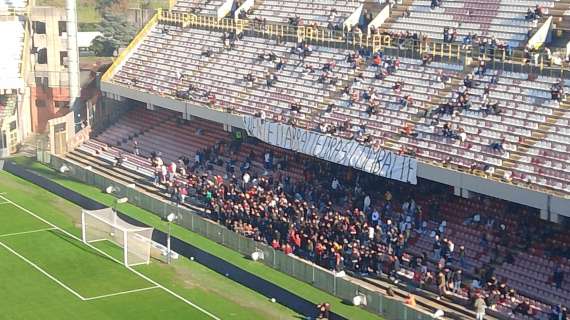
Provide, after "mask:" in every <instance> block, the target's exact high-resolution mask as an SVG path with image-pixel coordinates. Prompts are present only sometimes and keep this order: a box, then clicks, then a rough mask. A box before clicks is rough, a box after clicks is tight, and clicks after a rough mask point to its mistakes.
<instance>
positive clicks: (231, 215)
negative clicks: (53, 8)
mask: <svg viewBox="0 0 570 320" xmlns="http://www.w3.org/2000/svg"><path fill="white" fill-rule="evenodd" d="M361 4H366V3H364V2H359V1H354V2H353V1H347V2H346V3H345V2H340V3H339V2H334V3H333V2H328V1H322V2H321V1H319V2H310V3H308V2H306V1H303V0H297V1H285V2H283V1H281V2H279V3H277V2H275V1H272V0H267V1H262V2H261V3H256V4H255V6H254V9H253V10H252V12H249V13H248V14H247V18H248V19H249V20H247V21H245V22H244V21H241V24H239V25H240V26H241V27H238V22H240V20H237V21H229V22H228V21H225V20H219V21H218V20H216V21H215V22H210V23H206V22H202V23H195V21H197V20H199V18H196V17H194V18H192V17H190V16H184V15H182V18H180V19H178V18H172V17H171V16H170V15H171V14H172V12H167V13H165V12H159V14H158V16H157V19H156V20H157V23H156V24H155V25H151V27H150V29H149V32H148V33H147V34H146V35H143V36H142V38H141V41H140V43H138V44H137V46H136V47H135V49H134V50H133V51H132V52H130V53H129V54H125V56H124V59H119V60H120V62H119V63H117V64H116V66H117V68H116V69H111V72H109V74H108V75H109V77H108V78H107V79H106V80H105V81H106V82H107V83H109V84H110V85H116V86H118V87H124V88H129V89H133V90H136V92H144V93H148V94H151V95H153V96H160V97H165V98H169V99H171V101H173V102H177V103H178V102H183V103H187V104H192V105H196V106H200V107H206V108H209V109H213V110H218V111H224V112H229V113H232V114H236V115H240V116H254V117H259V118H263V119H266V120H271V121H275V122H281V123H287V124H290V125H293V126H296V127H300V128H306V129H310V130H314V131H318V132H321V133H328V134H331V135H336V136H341V137H344V138H346V139H354V140H357V141H359V142H361V143H365V144H368V145H372V146H374V147H381V148H384V149H387V150H392V151H395V152H398V153H399V154H405V155H408V156H410V157H414V158H417V159H418V160H419V161H423V162H426V163H434V164H437V165H439V166H441V165H443V166H446V167H448V168H450V169H455V170H459V171H463V172H465V173H466V174H480V175H483V176H485V177H489V178H498V179H502V181H503V182H506V183H516V184H518V185H525V186H528V187H531V188H540V189H541V190H544V191H546V192H548V193H551V194H557V195H563V196H567V195H568V194H569V192H570V182H569V181H570V175H569V172H570V162H569V153H570V144H569V143H570V132H569V131H568V125H569V124H570V122H569V121H570V113H569V112H568V110H569V107H570V104H568V102H567V100H566V94H565V93H566V92H567V88H568V86H569V85H570V82H568V80H567V79H565V77H564V76H565V75H564V73H563V72H561V73H559V74H556V73H553V72H550V74H548V73H546V72H545V73H541V72H540V71H542V70H543V67H544V66H542V65H540V66H539V63H538V62H537V61H538V59H533V60H534V61H531V60H532V59H531V53H530V52H525V53H524V55H525V59H526V60H524V61H519V62H521V64H522V65H521V66H520V67H519V68H518V69H516V68H515V67H513V66H512V65H510V68H508V67H506V66H505V64H504V62H505V59H503V58H505V56H504V55H502V54H496V52H495V51H493V50H494V49H493V50H491V51H489V50H488V49H489V48H501V50H503V51H502V52H504V53H507V52H508V56H509V57H511V56H512V52H511V50H512V49H513V48H521V47H524V46H525V43H526V40H527V39H528V34H529V31H530V30H531V29H532V28H533V27H534V26H535V24H536V21H535V20H537V18H540V17H535V16H533V17H531V18H530V19H529V17H528V15H529V13H534V15H536V13H537V12H540V16H541V17H545V16H547V15H548V13H549V9H550V8H554V7H556V6H557V3H556V2H554V1H526V0H525V1H506V0H504V1H503V0H501V1H491V0H486V1H483V2H477V3H475V2H472V1H471V2H469V1H461V0H454V1H451V0H444V1H437V0H434V1H420V0H414V1H403V3H401V4H399V5H398V6H396V7H395V8H394V9H393V11H392V15H391V17H390V18H389V20H388V22H387V23H385V24H384V25H383V26H381V27H380V31H382V32H383V34H382V35H381V39H386V38H384V37H385V36H386V35H387V34H388V39H387V40H382V41H377V40H376V39H378V38H375V36H373V35H364V36H363V37H362V38H360V42H359V43H356V42H357V40H358V36H354V34H358V33H357V32H353V34H351V33H350V32H349V33H346V34H341V35H340V38H339V39H340V40H339V39H336V37H337V36H339V34H335V35H334V36H330V37H329V38H326V36H323V35H326V34H327V32H325V30H326V29H325V28H327V29H330V25H329V23H331V24H333V25H339V24H341V23H342V22H343V20H344V19H346V18H347V17H348V16H350V15H351V13H353V12H354V11H355V10H356V9H357V8H358V7H359V6H360V5H361ZM212 5H213V6H214V7H212ZM220 5H221V4H220V3H218V2H215V1H214V2H208V3H204V2H201V1H200V2H198V1H179V2H178V3H177V4H176V6H175V7H174V10H175V11H173V12H176V14H179V13H188V12H193V13H195V14H199V15H204V16H210V17H212V16H214V15H215V14H216V8H215V7H216V6H217V7H219V6H220ZM333 9H334V10H333ZM211 21H214V20H211ZM260 21H261V25H260V23H259V22H260ZM299 21H303V22H302V23H299ZM368 21H370V20H369V19H368ZM251 22H252V23H251ZM313 24H316V26H315V29H316V30H318V31H319V30H320V32H321V33H319V32H317V36H316V37H313V38H311V37H310V36H309V35H308V31H307V30H308V29H304V27H309V26H310V25H313ZM228 26H234V27H228ZM360 27H361V30H365V27H366V25H365V24H361V26H360ZM444 28H448V29H447V36H446V39H444V40H445V41H444V42H445V43H441V41H440V42H435V43H431V42H429V41H428V42H426V41H424V39H421V38H422V36H428V37H429V38H432V39H442V38H443V37H444V36H443V35H444ZM275 30H280V31H275ZM283 30H289V31H293V32H292V33H291V34H283ZM305 31H307V33H305ZM353 31H354V30H353ZM413 33H419V37H413V36H411V34H413ZM319 34H321V36H319ZM331 34H332V33H331ZM450 34H452V35H453V34H455V36H453V37H452V38H450V37H449V35H450ZM475 34H477V36H478V37H480V38H481V39H483V40H481V39H477V37H475ZM468 35H471V36H472V37H470V38H469V39H470V41H464V37H465V36H468ZM391 36H392V37H391ZM319 37H321V38H320V39H319ZM323 37H324V38H323ZM396 37H401V38H410V39H412V40H413V41H412V42H413V47H412V49H410V48H408V47H407V45H406V42H405V41H400V40H401V39H400V40H396ZM323 39H324V40H323ZM362 39H364V40H362ZM485 39H486V40H485ZM327 41H328V42H327ZM434 41H436V40H434ZM351 42H352V43H351ZM475 42H478V44H483V46H481V47H480V48H479V50H476V49H473V48H471V47H470V46H469V45H470V44H471V43H473V44H475ZM378 43H381V45H379V44H378ZM453 43H455V44H456V45H455V46H454V47H452V44H453ZM386 44H388V45H386ZM418 44H419V45H418ZM507 45H508V46H507ZM438 46H439V47H438ZM436 48H440V50H441V51H440V52H439V54H438V51H439V49H436ZM452 48H454V49H452ZM481 48H482V49H481ZM418 49H419V52H415V50H418ZM461 50H464V51H463V52H462V51H461ZM456 52H457V59H455V55H456ZM521 52H522V51H521ZM417 53H418V54H417ZM501 56H502V57H501ZM498 60H500V62H501V63H503V64H502V65H501V66H502V67H499V66H498V64H497V61H498ZM511 62H512V61H511ZM537 73H539V74H537ZM559 75H562V77H559ZM132 113H133V114H136V116H130V115H127V116H124V117H123V118H121V120H120V121H119V122H118V123H117V124H116V125H114V126H111V127H110V128H108V129H107V130H105V131H104V132H103V133H102V134H100V135H99V136H98V137H97V138H96V139H95V140H91V141H89V142H87V143H85V144H84V145H82V146H81V147H80V148H79V149H78V150H76V151H74V152H72V153H70V154H69V155H68V159H70V160H71V161H76V162H79V163H81V164H84V165H87V164H90V163H94V162H96V163H98V166H97V168H99V169H101V171H102V172H106V171H111V172H110V173H109V172H108V173H109V174H112V175H113V176H114V177H116V178H117V179H127V180H129V181H130V182H133V181H135V182H136V183H140V184H141V186H142V187H143V188H144V189H145V190H147V191H149V192H154V193H158V194H162V195H163V196H165V197H166V198H168V199H170V200H173V201H178V202H182V203H185V202H192V203H195V202H196V201H198V203H200V204H201V205H202V206H205V207H206V208H208V209H209V210H210V211H209V214H208V217H209V218H212V219H214V220H217V221H219V222H220V223H222V224H224V225H226V226H227V227H228V228H230V229H232V230H235V231H237V232H240V233H243V234H246V235H248V236H251V237H253V238H255V239H256V240H259V241H264V242H267V243H269V244H273V245H275V247H276V248H282V250H284V251H285V252H293V253H295V254H297V255H299V256H301V257H303V258H305V259H309V260H311V261H313V262H316V263H318V264H320V265H322V266H324V267H327V268H330V269H337V270H340V269H344V270H347V271H349V272H351V273H353V274H356V275H358V276H363V277H364V278H365V279H368V280H367V281H371V282H373V280H372V279H371V278H375V277H377V276H379V275H380V274H384V275H386V274H387V275H389V276H393V277H397V278H399V279H402V280H403V281H406V282H408V283H411V284H414V285H415V286H419V287H422V288H427V289H430V290H432V291H435V292H438V294H439V295H440V296H445V297H446V298H451V299H453V301H456V302H459V303H464V304H466V305H468V304H469V302H471V303H472V302H473V300H474V299H475V297H476V296H477V295H480V294H482V295H484V296H485V299H486V303H487V305H489V306H492V308H491V311H490V313H492V314H493V315H494V316H497V317H498V318H502V319H506V318H515V319H544V318H549V317H553V316H554V315H555V314H556V312H559V311H558V310H561V309H562V308H565V307H567V306H569V305H570V300H569V299H568V297H569V296H570V292H569V291H568V280H567V279H565V278H564V276H563V275H564V273H567V272H569V271H570V260H568V258H570V256H568V239H569V235H568V233H567V232H566V231H565V230H563V228H562V227H561V226H559V225H554V224H552V223H548V222H545V221H543V220H540V219H539V218H538V214H537V212H536V210H535V209H532V208H529V207H524V206H522V205H516V204H513V203H508V202H506V201H502V200H498V199H493V198H489V197H486V196H476V197H473V198H472V199H464V198H461V197H456V196H454V195H453V192H452V191H451V190H449V188H448V187H444V186H441V185H438V184H436V183H431V182H427V181H422V183H420V185H419V186H418V187H411V186H408V185H401V184H399V183H396V182H393V181H386V179H381V178H379V177H376V176H372V175H369V174H365V173H362V172H355V171H353V170H352V169H347V168H341V167H339V166H337V165H332V164H330V163H326V162H323V161H319V160H314V159H310V158H309V157H307V156H304V155H300V154H295V153H293V152H289V151H286V150H283V149H279V148H277V147H274V146H270V145H267V144H264V143H260V142H259V141H256V140H254V139H253V140H254V141H250V140H249V138H248V139H246V141H245V142H242V141H241V140H239V139H237V141H236V140H234V139H233V138H231V137H228V133H227V132H224V129H227V128H224V127H222V125H221V124H216V123H213V122H209V121H206V120H204V119H195V120H194V119H193V120H190V121H187V120H182V119H181V117H180V115H175V114H169V113H166V112H165V111H160V113H159V116H157V117H155V114H156V111H155V112H151V111H144V112H143V111H142V110H140V109H136V110H135V111H132ZM145 113H148V114H149V115H145ZM150 114H152V115H150ZM145 119H146V120H145ZM151 119H152V121H150V120H151ZM135 141H136V143H135ZM131 152H134V154H131ZM149 158H150V161H149ZM94 159H98V160H94ZM97 161H99V162H97ZM109 163H111V164H114V165H115V167H114V168H112V169H111V170H109V169H108V167H107V164H109ZM125 169H126V170H125ZM246 172H247V174H248V175H249V176H250V177H249V179H246V180H249V182H248V181H244V180H243V179H244V174H245V173H246ZM125 176H126V177H127V178H125ZM213 176H218V178H213ZM222 177H223V178H222ZM240 177H241V178H240ZM149 180H152V181H154V184H149V183H148V181H149ZM218 180H219V181H218ZM253 180H255V183H257V184H258V185H260V186H261V187H262V190H258V189H254V188H253V189H249V188H243V186H244V185H246V186H248V187H249V186H251V183H253V182H252V181H253ZM208 181H210V182H208ZM309 181H310V182H311V183H309ZM335 181H336V182H335ZM337 182H338V184H337ZM222 184H223V185H224V186H222ZM220 190H222V191H220ZM282 191H284V194H282V193H281V192H282ZM224 192H226V193H224ZM232 192H233V193H232ZM207 194H210V195H211V197H208V198H207V199H206V200H204V198H205V195H207ZM227 194H232V197H230V198H231V199H230V200H228V199H226V196H227ZM246 194H247V195H246ZM331 195H332V196H331ZM367 195H368V196H369V197H370V198H371V200H369V201H368V204H364V205H363V203H366V201H367V200H365V199H366V196H367ZM248 196H249V197H250V198H254V199H256V200H257V201H259V202H261V203H264V204H265V205H266V207H267V206H270V203H271V201H270V199H273V198H274V199H275V201H276V202H278V204H272V205H271V206H277V207H279V208H280V209H281V210H277V211H278V212H275V213H273V212H271V213H272V214H273V215H271V214H269V213H268V212H267V211H266V212H265V216H266V220H264V221H260V216H261V215H264V213H260V212H253V213H252V210H253V211H254V210H255V209H252V207H253V206H254V204H253V203H252V201H251V199H250V198H248ZM285 199H286V200H285ZM185 200H188V201H185ZM280 201H282V202H280ZM304 201H306V202H307V205H305V204H303V202H304ZM329 202H330V204H329ZM256 204H258V203H256ZM311 204H314V205H315V208H314V209H313V208H311ZM364 207H366V208H364ZM412 208H413V209H412ZM248 210H249V211H248ZM268 210H269V209H268ZM317 211H318V212H319V214H318V215H317V214H316V213H315V212H317ZM291 212H296V213H297V214H296V215H292V214H291ZM363 212H364V213H363ZM374 212H377V213H379V215H380V218H373V216H374ZM299 215H301V216H303V219H300V217H299ZM515 216H516V218H513V217H515ZM311 219H315V221H312V222H307V221H310V220H311ZM282 221H285V222H287V223H283V224H285V227H283V225H282V223H281V222H282ZM267 224H269V225H271V228H273V229H268V228H267ZM319 228H321V229H323V230H324V231H323V230H319ZM335 228H336V229H335ZM275 229H278V234H277V235H276V234H275V232H274V231H275ZM299 235H301V236H302V238H303V239H302V240H301V244H299V241H298V236H299ZM314 235H316V238H314V239H312V238H311V236H314ZM309 240H314V241H309ZM309 243H310V245H309ZM317 244H318V245H319V249H317ZM459 269H461V270H462V271H463V272H464V274H461V273H457V270H459ZM457 279H459V280H457ZM456 280H457V281H458V282H457V283H456V284H458V283H460V284H461V288H460V289H458V288H457V285H455V286H454V285H450V283H454V282H455V281H456ZM472 280H475V281H476V282H472ZM560 312H561V311H560ZM560 312H559V313H560Z"/></svg>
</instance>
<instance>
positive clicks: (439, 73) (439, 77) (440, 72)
mask: <svg viewBox="0 0 570 320" xmlns="http://www.w3.org/2000/svg"><path fill="white" fill-rule="evenodd" d="M437 81H438V82H441V83H450V82H451V78H450V77H449V76H448V75H446V74H444V73H443V70H438V71H437Z"/></svg>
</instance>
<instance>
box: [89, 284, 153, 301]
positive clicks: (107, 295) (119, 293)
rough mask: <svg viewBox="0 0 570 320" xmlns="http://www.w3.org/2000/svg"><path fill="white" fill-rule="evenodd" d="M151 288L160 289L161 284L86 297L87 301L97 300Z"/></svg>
mask: <svg viewBox="0 0 570 320" xmlns="http://www.w3.org/2000/svg"><path fill="white" fill-rule="evenodd" d="M151 289H160V287H159V286H152V287H148V288H141V289H134V290H127V291H122V292H115V293H109V294H104V295H101V296H96V297H89V298H85V301H89V300H96V299H103V298H107V297H114V296H120V295H123V294H129V293H135V292H141V291H147V290H151Z"/></svg>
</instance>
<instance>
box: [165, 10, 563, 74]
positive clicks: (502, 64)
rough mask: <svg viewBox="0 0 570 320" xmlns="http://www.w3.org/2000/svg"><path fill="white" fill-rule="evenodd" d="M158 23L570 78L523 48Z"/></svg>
mask: <svg viewBox="0 0 570 320" xmlns="http://www.w3.org/2000/svg"><path fill="white" fill-rule="evenodd" d="M158 22H159V23H164V24H176V25H179V26H182V27H185V28H186V27H190V28H201V29H209V30H216V31H229V30H234V31H236V32H245V34H246V35H251V36H258V37H264V38H276V39H282V40H288V41H305V42H307V43H310V44H316V45H322V46H327V47H335V48H345V49H353V50H354V49H368V50H371V51H370V52H377V51H379V50H384V51H385V53H386V54H389V55H394V56H399V57H407V58H414V59H420V58H421V57H422V56H423V55H424V54H426V53H428V54H430V55H431V56H432V58H433V59H434V60H435V61H441V62H448V63H456V64H464V63H465V62H466V61H472V60H474V59H478V58H482V59H484V60H486V61H487V62H489V63H488V67H489V68H492V69H499V70H505V71H512V72H525V73H539V74H543V75H551V76H557V77H568V76H569V75H568V72H567V69H568V67H569V66H568V64H567V63H566V62H565V61H564V59H562V60H563V62H562V64H560V65H552V64H551V62H549V61H547V60H546V59H545V56H544V55H543V54H540V55H539V59H538V60H537V61H536V63H534V62H533V61H530V60H532V59H529V57H528V53H525V51H524V50H521V49H520V48H500V47H490V46H488V45H487V46H480V45H477V44H473V45H468V46H467V45H464V44H462V43H446V42H443V41H441V40H437V39H428V38H423V37H421V35H420V36H419V37H418V38H417V39H413V38H404V37H397V36H393V35H390V34H378V33H376V34H369V33H363V32H345V31H343V30H333V29H328V28H324V27H317V26H294V25H290V24H282V23H281V24H280V23H263V22H260V21H256V20H251V19H249V20H244V19H233V18H223V19H218V18H217V17H213V16H202V15H196V14H193V13H189V12H182V11H173V10H158Z"/></svg>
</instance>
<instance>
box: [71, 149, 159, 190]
mask: <svg viewBox="0 0 570 320" xmlns="http://www.w3.org/2000/svg"><path fill="white" fill-rule="evenodd" d="M66 158H67V159H69V160H72V161H73V162H75V163H77V164H78V165H80V166H82V167H86V166H91V167H92V168H93V170H94V171H96V172H99V173H101V174H103V175H105V176H106V177H107V178H109V179H112V180H116V181H119V182H121V183H126V184H133V183H134V184H135V185H136V186H137V187H139V188H141V189H143V190H146V191H147V192H150V193H155V194H157V193H158V194H160V193H161V190H160V189H158V188H156V187H154V186H153V185H152V184H150V183H149V182H148V178H147V177H144V176H143V175H141V174H140V173H135V172H133V171H131V170H128V169H126V168H124V167H116V166H113V165H112V164H110V163H108V162H106V161H104V160H101V159H99V158H97V157H95V156H93V155H91V154H88V153H87V152H85V151H82V150H80V149H76V150H74V151H72V152H70V153H68V154H66Z"/></svg>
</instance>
